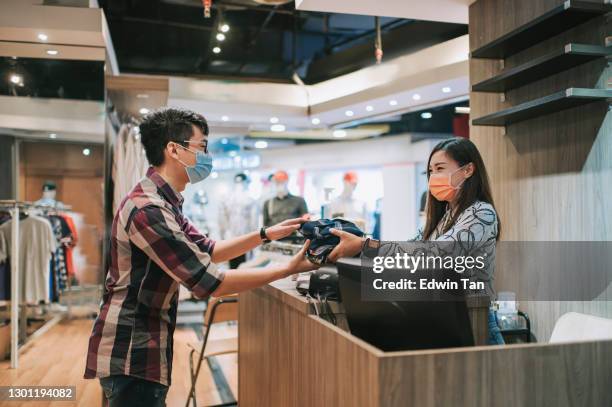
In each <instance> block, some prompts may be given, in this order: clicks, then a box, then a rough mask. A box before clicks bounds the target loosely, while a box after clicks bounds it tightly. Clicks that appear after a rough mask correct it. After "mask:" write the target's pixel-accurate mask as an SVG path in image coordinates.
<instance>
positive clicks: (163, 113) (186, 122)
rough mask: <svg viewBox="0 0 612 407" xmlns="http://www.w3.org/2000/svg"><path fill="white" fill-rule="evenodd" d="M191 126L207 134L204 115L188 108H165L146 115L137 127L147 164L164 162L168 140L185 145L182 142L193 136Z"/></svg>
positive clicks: (156, 164) (155, 164)
mask: <svg viewBox="0 0 612 407" xmlns="http://www.w3.org/2000/svg"><path fill="white" fill-rule="evenodd" d="M192 126H196V127H197V128H199V129H200V130H201V131H202V133H203V134H204V135H205V136H207V135H208V123H207V122H206V119H205V118H204V116H202V115H201V114H198V113H195V112H192V111H190V110H183V109H170V108H166V109H160V110H156V111H154V112H152V113H149V114H148V115H146V116H145V117H144V119H143V120H142V122H141V123H140V126H139V127H140V140H141V141H142V145H143V146H144V149H145V152H146V154H147V160H149V164H151V165H154V166H158V165H161V164H163V163H164V149H165V148H166V145H168V143H169V142H170V141H174V142H176V143H180V144H181V145H185V144H184V142H185V141H187V140H189V139H190V138H191V137H192V136H193V127H192ZM185 147H188V146H186V145H185Z"/></svg>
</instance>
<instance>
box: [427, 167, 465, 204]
mask: <svg viewBox="0 0 612 407" xmlns="http://www.w3.org/2000/svg"><path fill="white" fill-rule="evenodd" d="M467 165H468V164H466V165H464V166H462V167H459V168H457V169H456V170H455V171H452V172H447V173H440V174H431V175H430V176H429V192H431V194H432V195H433V196H434V198H436V199H437V200H438V201H446V202H450V201H452V200H453V199H455V197H456V196H457V192H458V191H459V190H460V189H461V186H462V185H463V183H464V182H465V180H466V178H463V179H462V180H461V182H460V183H459V185H453V175H455V174H456V173H457V172H458V171H460V170H462V169H464V168H465V167H466V166H467Z"/></svg>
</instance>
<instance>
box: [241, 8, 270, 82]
mask: <svg viewBox="0 0 612 407" xmlns="http://www.w3.org/2000/svg"><path fill="white" fill-rule="evenodd" d="M275 11H276V7H274V8H273V9H272V10H270V12H269V13H268V15H267V16H266V19H265V20H264V21H263V23H261V26H260V27H259V28H258V29H257V32H256V33H255V35H253V37H252V38H251V41H249V45H248V46H247V49H246V52H245V53H244V57H243V59H242V63H241V64H240V67H239V68H238V73H241V72H242V70H243V69H244V66H245V65H246V64H247V59H248V57H249V56H250V55H251V52H252V50H253V46H254V45H255V44H256V43H257V39H258V38H259V35H260V34H261V32H262V31H263V30H265V28H266V26H267V25H268V23H269V22H270V20H272V17H274V13H275Z"/></svg>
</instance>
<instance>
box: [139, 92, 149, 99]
mask: <svg viewBox="0 0 612 407" xmlns="http://www.w3.org/2000/svg"><path fill="white" fill-rule="evenodd" d="M136 97H137V98H138V99H148V98H149V95H148V94H146V93H139V94H137V95H136Z"/></svg>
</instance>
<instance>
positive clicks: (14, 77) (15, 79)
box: [10, 74, 23, 84]
mask: <svg viewBox="0 0 612 407" xmlns="http://www.w3.org/2000/svg"><path fill="white" fill-rule="evenodd" d="M10 80H11V82H12V83H14V84H19V83H21V82H22V81H23V78H22V77H21V75H14V74H13V75H11V78H10Z"/></svg>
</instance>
